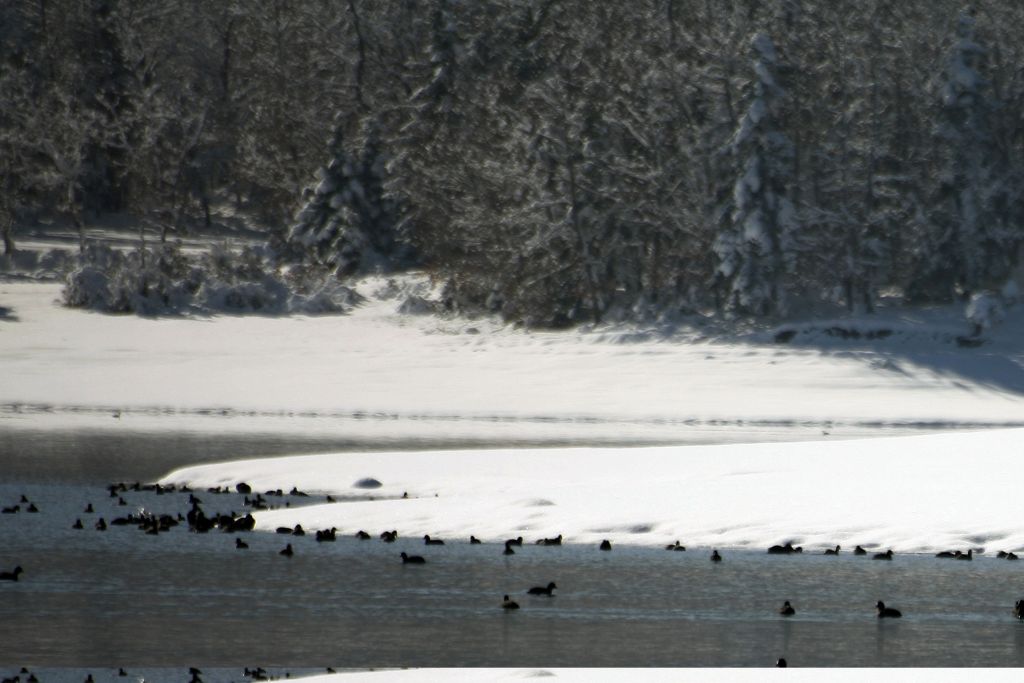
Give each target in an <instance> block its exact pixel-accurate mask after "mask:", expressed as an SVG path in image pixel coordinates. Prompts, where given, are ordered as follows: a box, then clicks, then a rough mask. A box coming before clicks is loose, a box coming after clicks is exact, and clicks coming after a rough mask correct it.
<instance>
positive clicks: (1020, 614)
mask: <svg viewBox="0 0 1024 683" xmlns="http://www.w3.org/2000/svg"><path fill="white" fill-rule="evenodd" d="M1013 616H1015V617H1017V618H1018V619H1024V600H1018V601H1017V602H1015V603H1014V605H1013Z"/></svg>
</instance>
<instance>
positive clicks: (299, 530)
mask: <svg viewBox="0 0 1024 683" xmlns="http://www.w3.org/2000/svg"><path fill="white" fill-rule="evenodd" d="M305 535H306V530H305V529H303V528H302V525H301V524H296V525H295V528H294V529H292V536H305Z"/></svg>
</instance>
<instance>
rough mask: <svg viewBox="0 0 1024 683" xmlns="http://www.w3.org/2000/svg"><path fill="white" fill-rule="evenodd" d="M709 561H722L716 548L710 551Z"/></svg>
mask: <svg viewBox="0 0 1024 683" xmlns="http://www.w3.org/2000/svg"><path fill="white" fill-rule="evenodd" d="M711 561H712V562H721V561H722V556H721V555H719V554H718V551H717V550H712V551H711Z"/></svg>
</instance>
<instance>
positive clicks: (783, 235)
mask: <svg viewBox="0 0 1024 683" xmlns="http://www.w3.org/2000/svg"><path fill="white" fill-rule="evenodd" d="M751 47H752V50H753V68H754V74H755V76H754V79H753V82H752V83H751V84H750V88H749V95H748V101H749V104H748V106H747V109H746V113H745V114H744V115H743V117H742V118H741V120H740V123H739V126H738V127H737V129H736V132H735V134H734V135H733V138H732V141H731V142H730V148H729V152H730V153H731V154H732V157H733V158H734V159H735V163H736V171H737V176H738V177H737V179H736V182H735V184H734V186H733V192H732V197H731V203H730V206H729V207H728V211H726V212H725V213H724V215H723V219H724V220H723V221H722V223H723V224H722V225H721V226H720V229H719V232H718V234H717V236H716V238H715V242H714V252H715V255H716V256H717V257H718V268H717V270H716V274H715V280H716V285H717V286H718V287H719V288H723V289H724V290H725V291H724V295H725V296H724V299H725V300H724V301H723V303H724V305H725V307H726V308H728V309H730V310H733V311H736V312H739V313H743V314H752V315H772V314H775V313H780V312H783V311H784V310H785V306H786V299H785V286H786V282H785V280H786V275H787V274H788V273H790V272H792V270H793V269H794V267H795V261H796V259H795V255H796V243H795V240H796V234H795V233H796V230H797V228H798V225H799V221H798V219H797V215H796V211H795V209H794V207H793V204H792V202H791V201H790V199H789V192H790V184H791V182H792V174H793V171H792V163H793V146H792V143H791V142H790V140H789V138H788V137H787V136H786V135H785V133H783V131H782V125H781V119H780V117H781V106H782V98H783V95H784V91H783V89H782V88H781V86H780V85H779V83H778V81H777V72H778V56H777V54H776V52H775V46H774V44H773V43H772V40H771V38H769V37H768V36H767V35H766V34H764V33H759V34H757V35H756V36H754V38H753V39H752V41H751Z"/></svg>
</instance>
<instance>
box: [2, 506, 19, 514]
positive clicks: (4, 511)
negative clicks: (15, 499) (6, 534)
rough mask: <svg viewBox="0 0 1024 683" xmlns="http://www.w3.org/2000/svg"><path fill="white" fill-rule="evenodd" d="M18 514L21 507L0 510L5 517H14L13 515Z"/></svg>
mask: <svg viewBox="0 0 1024 683" xmlns="http://www.w3.org/2000/svg"><path fill="white" fill-rule="evenodd" d="M19 512H21V506H20V505H11V506H10V507H5V508H3V509H2V510H0V513H2V514H5V515H14V514H17V513H19Z"/></svg>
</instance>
